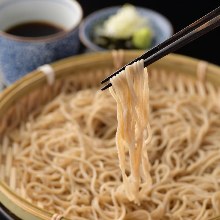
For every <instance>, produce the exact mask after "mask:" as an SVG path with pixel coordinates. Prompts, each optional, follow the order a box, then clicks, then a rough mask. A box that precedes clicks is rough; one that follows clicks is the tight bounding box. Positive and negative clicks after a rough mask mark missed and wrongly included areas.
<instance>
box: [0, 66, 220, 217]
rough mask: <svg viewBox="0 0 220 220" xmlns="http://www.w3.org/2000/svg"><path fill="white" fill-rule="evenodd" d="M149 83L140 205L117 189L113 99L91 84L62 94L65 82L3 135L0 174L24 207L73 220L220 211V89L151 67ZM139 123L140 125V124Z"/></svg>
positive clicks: (200, 214) (198, 214) (119, 176)
mask: <svg viewBox="0 0 220 220" xmlns="http://www.w3.org/2000/svg"><path fill="white" fill-rule="evenodd" d="M140 71H143V70H140ZM94 74H95V73H94ZM136 75H138V74H136ZM137 77H141V76H137ZM83 79H85V78H83ZM145 80H146V79H145ZM83 81H84V80H82V82H83ZM68 83H69V84H68ZM143 83H146V82H143ZM149 87H150V88H149V91H150V93H149V95H150V101H149V104H150V106H149V123H150V126H151V133H152V138H151V141H150V143H146V142H142V143H141V144H143V146H142V149H146V150H147V152H148V157H149V162H150V164H151V166H149V171H150V175H151V178H152V185H151V184H149V182H148V179H146V182H145V179H144V176H145V174H146V173H147V172H146V173H145V174H144V170H143V169H140V170H139V171H140V172H139V171H138V172H139V173H138V175H139V174H140V176H141V178H140V186H141V187H140V191H141V190H142V191H141V192H142V193H141V196H140V199H139V202H140V205H138V204H137V203H135V202H134V201H129V199H128V197H127V194H126V193H124V185H123V183H122V181H123V177H122V172H121V170H120V168H119V160H118V152H117V148H116V143H115V134H116V129H117V118H116V117H117V116H116V103H115V100H114V99H113V98H112V96H111V94H110V93H109V92H108V91H105V92H101V91H97V88H94V89H81V90H80V91H77V92H71V93H70V92H68V91H70V90H71V88H72V84H71V81H68V82H67V85H66V86H64V87H63V90H62V92H61V94H60V95H58V96H57V97H56V98H54V99H53V100H52V101H51V102H50V103H49V104H47V105H45V106H42V107H41V108H40V109H36V111H35V112H33V113H32V114H30V115H29V116H28V120H27V121H26V122H23V123H22V124H21V125H20V126H19V127H18V128H16V129H14V130H13V131H10V133H7V134H5V135H4V137H3V141H2V142H1V143H0V145H1V146H0V158H1V166H0V174H1V175H0V178H1V180H3V181H5V182H6V183H7V184H8V185H10V187H11V188H12V189H13V190H14V191H15V192H17V194H19V195H20V196H22V197H24V198H25V199H26V200H28V201H30V202H31V203H33V204H36V205H37V206H39V207H41V208H44V209H45V210H48V211H50V212H51V213H53V214H54V213H57V214H59V215H62V216H64V217H67V218H69V219H74V220H86V219H91V220H98V219H100V220H116V219H117V220H122V219H125V220H133V219H135V220H157V219H163V220H168V219H172V220H173V219H174V220H188V219H192V220H206V219H209V218H211V217H214V216H216V215H220V105H219V100H220V95H219V94H220V93H219V92H218V91H217V89H216V88H214V87H213V85H211V84H209V83H202V82H198V81H196V80H193V79H191V78H189V77H188V78H186V77H184V76H181V75H179V74H177V73H169V74H167V72H164V71H163V70H159V69H155V70H154V69H151V71H150V72H149ZM123 88H124V87H123ZM144 89H147V87H146V88H144ZM117 95H119V94H118V93H117ZM145 95H146V96H145V97H146V98H147V94H145ZM138 98H140V97H138ZM145 101H146V100H145ZM139 104H140V105H142V104H141V103H139ZM139 104H138V105H139ZM147 105H148V103H146V109H145V110H144V109H143V111H147V108H148V107H147ZM126 106H127V105H126ZM126 106H124V109H123V111H124V110H125V109H126ZM131 107H132V106H131ZM129 111H130V109H129ZM144 114H145V113H144ZM138 116H140V117H142V113H141V114H140V115H138ZM138 116H135V117H138ZM120 120H121V118H120ZM132 120H133V119H132ZM144 120H145V119H144ZM144 120H143V121H144ZM141 122H142V121H141ZM119 123H120V121H119ZM128 123H130V124H131V122H128ZM132 123H133V121H132ZM141 126H143V127H144V129H145V130H146V131H148V130H147V127H146V124H145V125H144V124H143V125H141ZM135 132H137V131H135ZM133 135H134V134H132V136H133ZM142 135H143V136H144V137H145V135H146V134H145V133H143V134H141V136H142ZM145 138H147V136H146V137H145ZM140 146H141V145H140ZM144 151H145V150H144ZM135 153H137V152H135ZM137 154H138V153H137ZM145 154H146V151H145ZM129 156H132V155H130V154H129V147H126V148H125V161H124V169H125V174H126V175H127V176H129V175H130V174H131V172H133V171H132V170H131V164H129ZM142 157H144V155H143V154H142V155H141V158H142ZM142 162H143V161H141V163H142ZM142 164H143V163H142ZM145 168H146V167H145ZM137 170H138V169H137ZM146 171H148V170H146ZM133 174H134V173H132V175H133ZM128 179H129V178H128ZM137 179H138V178H137ZM144 184H149V186H147V187H145V185H144ZM134 195H135V194H134ZM138 195H140V194H138ZM57 216H58V215H55V217H54V218H57Z"/></svg>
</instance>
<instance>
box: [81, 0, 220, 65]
mask: <svg viewBox="0 0 220 220" xmlns="http://www.w3.org/2000/svg"><path fill="white" fill-rule="evenodd" d="M78 2H79V3H80V4H81V6H82V8H83V12H84V17H86V16H87V15H89V14H90V13H92V12H94V11H96V10H98V9H101V8H105V7H108V6H115V5H123V4H125V3H131V4H133V5H136V6H144V7H147V8H150V9H153V10H155V11H158V12H160V13H161V14H163V15H164V16H165V17H167V18H168V19H169V20H170V21H171V23H172V25H173V27H174V32H177V31H179V30H181V29H182V28H184V27H185V26H187V25H189V24H191V23H192V22H194V21H195V20H197V19H198V18H200V17H202V16H203V15H205V14H207V13H208V12H210V11H211V10H213V9H215V8H217V7H218V6H220V0H218V1H217V0H206V1H203V0H191V1H189V0H185V1H182V0H176V1H170V0H160V1H159V0H142V1H141V0H136V1H129V0H128V1H124V0H117V1H114V0H112V1H107V0H106V1H105V0H103V1H100V0H96V1H95V0H79V1H78ZM176 53H179V54H184V55H188V56H191V57H195V58H198V59H202V60H206V61H209V62H211V63H215V64H217V65H220V27H219V28H217V29H215V30H213V31H211V32H209V33H208V34H206V35H204V36H202V37H201V38H199V39H197V40H195V41H193V42H191V43H190V44H188V45H186V46H185V47H183V48H181V49H179V50H178V51H176Z"/></svg>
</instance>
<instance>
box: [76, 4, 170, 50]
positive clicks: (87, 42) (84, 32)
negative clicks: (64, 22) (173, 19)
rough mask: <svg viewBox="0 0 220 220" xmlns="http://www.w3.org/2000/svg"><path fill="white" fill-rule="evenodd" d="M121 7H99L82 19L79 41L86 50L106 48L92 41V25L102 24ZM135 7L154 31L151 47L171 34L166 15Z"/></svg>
mask: <svg viewBox="0 0 220 220" xmlns="http://www.w3.org/2000/svg"><path fill="white" fill-rule="evenodd" d="M121 7H122V6H114V7H109V8H104V9H101V10H99V11H96V12H93V13H92V14H91V15H89V16H88V17H86V18H85V19H84V20H83V22H82V23H81V25H80V29H79V37H80V40H81V42H82V43H83V44H84V46H85V47H86V48H87V49H88V50H91V51H101V50H106V49H105V48H102V47H100V46H98V45H97V44H95V43H94V42H93V41H92V36H93V33H94V27H96V25H99V24H102V23H103V21H104V20H106V19H108V18H109V16H111V15H114V14H116V12H117V11H118V10H119V9H120V8H121ZM136 9H137V10H138V12H139V14H140V15H141V16H142V17H146V18H147V19H148V21H149V25H150V26H151V28H152V30H153V31H154V35H155V36H154V40H153V42H152V45H151V47H154V46H156V45H158V44H160V43H161V42H163V41H164V40H166V39H167V38H169V37H170V36H171V35H172V34H173V26H172V24H171V23H170V21H169V20H168V19H167V18H166V17H164V16H163V15H161V14H160V13H158V12H156V11H153V10H151V9H148V8H143V7H136Z"/></svg>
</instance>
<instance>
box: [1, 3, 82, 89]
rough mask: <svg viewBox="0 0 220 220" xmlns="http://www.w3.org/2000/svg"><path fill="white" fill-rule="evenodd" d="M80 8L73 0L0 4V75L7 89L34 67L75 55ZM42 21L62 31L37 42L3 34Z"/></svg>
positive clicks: (77, 47)
mask: <svg viewBox="0 0 220 220" xmlns="http://www.w3.org/2000/svg"><path fill="white" fill-rule="evenodd" d="M82 16H83V15H82V8H81V6H80V5H79V3H78V2H77V1H75V0H19V1H15V0H7V1H3V2H1V1H0V48H1V49H0V72H1V73H2V75H3V80H4V83H5V84H6V85H10V84H11V83H13V82H15V81H16V80H18V79H19V78H21V77H22V76H24V75H25V74H27V73H29V72H31V71H33V70H34V69H36V68H37V67H39V66H41V65H43V64H47V63H51V62H53V61H56V60H59V59H62V58H66V57H69V56H72V55H74V54H77V53H78V50H79V46H80V40H79V33H78V30H79V24H80V22H81V20H82ZM31 21H42V22H48V23H51V24H54V25H56V26H59V27H62V29H63V30H62V31H60V32H58V33H56V34H53V35H48V36H44V37H40V38H36V37H22V36H15V35H11V34H8V33H7V29H9V28H10V27H13V26H16V25H18V24H22V23H28V22H31Z"/></svg>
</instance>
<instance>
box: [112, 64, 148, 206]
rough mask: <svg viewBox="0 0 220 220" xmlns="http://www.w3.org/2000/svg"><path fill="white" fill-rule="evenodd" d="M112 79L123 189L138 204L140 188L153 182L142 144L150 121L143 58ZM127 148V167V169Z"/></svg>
mask: <svg viewBox="0 0 220 220" xmlns="http://www.w3.org/2000/svg"><path fill="white" fill-rule="evenodd" d="M111 83H112V87H111V88H110V92H111V94H112V96H113V97H114V99H115V100H116V102H117V119H118V128H117V133H116V137H117V141H116V143H117V149H118V156H119V164H120V169H121V172H122V177H123V183H124V185H123V188H124V190H123V191H124V194H126V196H127V197H128V199H129V201H134V202H136V203H138V204H139V202H140V201H139V200H140V197H141V195H144V194H145V193H143V191H146V190H148V189H149V188H150V187H151V185H152V181H151V176H150V173H149V172H150V164H149V160H148V155H147V150H146V147H145V146H146V143H147V142H149V139H150V136H149V133H150V132H149V128H150V125H149V88H148V73H147V70H146V69H144V61H143V60H141V61H138V62H136V63H134V64H133V65H131V66H128V67H126V69H125V70H124V71H122V72H121V73H120V74H119V75H117V76H116V77H113V78H112V79H111ZM127 152H128V154H129V158H128V161H129V164H130V167H129V168H127V170H126V168H125V161H126V154H127ZM141 165H142V166H141ZM126 171H127V172H128V173H129V175H130V176H128V175H127V174H126ZM141 182H142V183H143V185H142V186H141V184H140V183H141ZM140 188H141V190H140Z"/></svg>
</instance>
